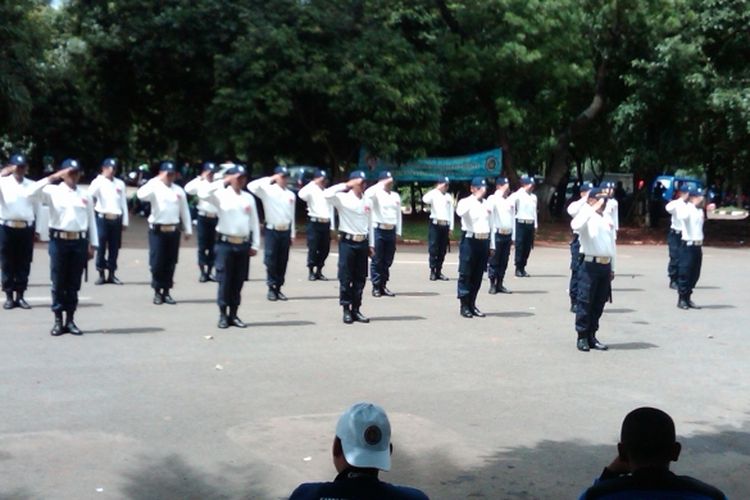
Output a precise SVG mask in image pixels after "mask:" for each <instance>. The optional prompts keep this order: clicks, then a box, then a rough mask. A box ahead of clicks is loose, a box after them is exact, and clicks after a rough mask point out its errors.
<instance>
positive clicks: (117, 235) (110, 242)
mask: <svg viewBox="0 0 750 500" xmlns="http://www.w3.org/2000/svg"><path fill="white" fill-rule="evenodd" d="M96 230H97V233H99V248H98V249H97V250H96V269H97V270H98V271H104V270H105V269H109V270H110V271H116V270H117V256H118V255H119V253H120V247H121V246H122V217H119V218H118V219H113V220H109V219H105V218H104V217H101V216H99V214H97V216H96Z"/></svg>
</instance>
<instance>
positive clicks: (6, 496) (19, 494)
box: [0, 488, 37, 500]
mask: <svg viewBox="0 0 750 500" xmlns="http://www.w3.org/2000/svg"><path fill="white" fill-rule="evenodd" d="M34 498H37V497H35V496H34V495H32V494H31V493H29V491H28V490H26V489H23V488H19V489H16V490H13V491H9V492H7V493H3V492H2V491H0V500H32V499H34Z"/></svg>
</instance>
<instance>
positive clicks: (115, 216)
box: [104, 214, 119, 220]
mask: <svg viewBox="0 0 750 500" xmlns="http://www.w3.org/2000/svg"><path fill="white" fill-rule="evenodd" d="M118 217H119V215H117V214H104V218H105V219H107V220H117V218H118Z"/></svg>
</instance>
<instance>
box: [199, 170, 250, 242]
mask: <svg viewBox="0 0 750 500" xmlns="http://www.w3.org/2000/svg"><path fill="white" fill-rule="evenodd" d="M198 196H199V197H200V199H201V200H205V201H207V202H210V203H211V205H212V206H213V207H215V208H216V209H217V213H218V216H219V222H217V223H216V230H217V231H218V232H220V233H221V234H224V235H227V236H237V237H240V238H247V237H248V236H251V235H252V241H251V242H250V247H251V248H254V249H256V250H257V249H258V248H260V222H259V220H258V207H257V206H256V205H255V198H253V195H251V194H250V193H248V192H246V191H240V192H239V193H237V192H236V191H235V190H234V188H232V187H231V186H226V187H225V186H224V181H223V180H219V181H216V182H212V183H207V184H204V185H203V186H202V187H201V189H200V190H199V191H198Z"/></svg>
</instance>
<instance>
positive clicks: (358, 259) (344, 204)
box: [323, 170, 374, 324]
mask: <svg viewBox="0 0 750 500" xmlns="http://www.w3.org/2000/svg"><path fill="white" fill-rule="evenodd" d="M366 178H367V176H366V175H365V173H364V172H363V171H362V170H355V171H354V172H352V173H351V174H349V182H342V183H340V184H336V185H334V186H331V187H329V188H328V189H326V190H325V191H324V192H323V194H324V196H325V197H326V198H327V199H329V200H331V203H333V206H334V207H336V210H337V211H338V217H339V273H338V274H339V275H338V278H339V304H341V306H342V307H343V309H344V316H343V319H344V323H346V324H352V323H354V322H355V321H358V322H360V323H369V322H370V319H369V318H367V317H366V316H365V315H364V314H362V312H361V311H360V307H361V306H362V291H363V290H364V288H365V283H367V257H368V256H370V257H372V255H373V254H374V248H372V247H371V246H370V244H369V243H368V237H369V235H370V234H371V228H372V201H371V200H369V199H368V198H367V197H365V195H364V193H365V179H366Z"/></svg>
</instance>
